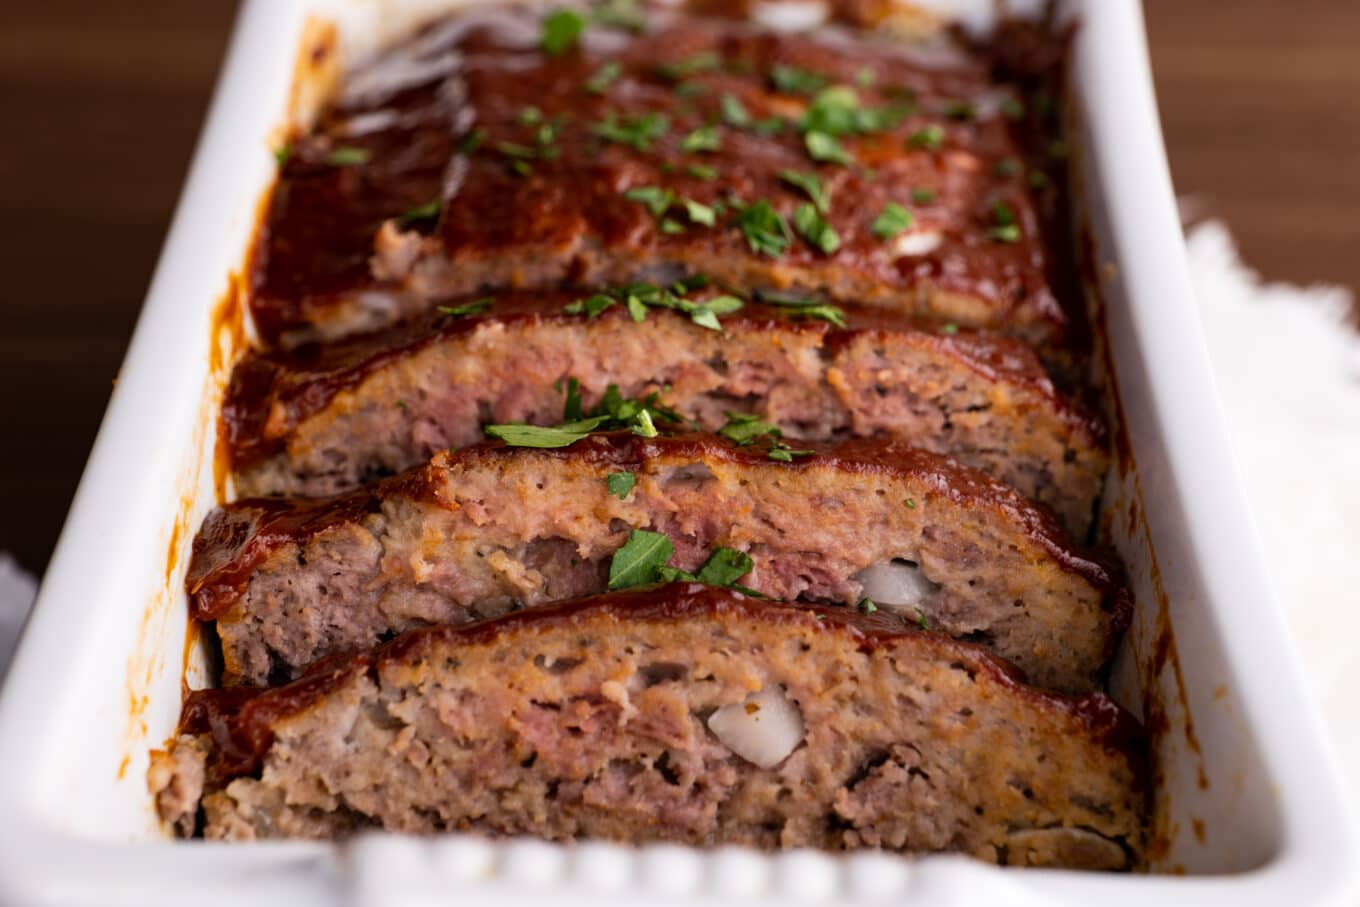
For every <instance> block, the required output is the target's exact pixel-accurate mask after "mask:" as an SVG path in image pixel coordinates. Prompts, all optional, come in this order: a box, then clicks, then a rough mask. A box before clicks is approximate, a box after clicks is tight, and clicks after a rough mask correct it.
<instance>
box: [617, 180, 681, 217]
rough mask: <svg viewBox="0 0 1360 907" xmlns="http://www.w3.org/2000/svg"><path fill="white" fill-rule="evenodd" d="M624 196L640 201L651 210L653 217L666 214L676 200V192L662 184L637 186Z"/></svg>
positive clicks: (630, 199)
mask: <svg viewBox="0 0 1360 907" xmlns="http://www.w3.org/2000/svg"><path fill="white" fill-rule="evenodd" d="M623 197H624V198H626V199H628V200H629V201H633V202H640V203H641V204H642V205H643V206H645V207H646V209H647V210H648V211H649V212H651V215H652V217H660V216H662V215H663V214H665V213H666V210H667V209H668V208H670V206H671V204H672V203H673V202H674V201H675V193H674V192H672V191H671V190H669V189H666V188H664V187H662V186H636V187H634V188H632V189H629V190H628V191H627V192H625V193H623Z"/></svg>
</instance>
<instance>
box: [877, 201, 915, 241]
mask: <svg viewBox="0 0 1360 907" xmlns="http://www.w3.org/2000/svg"><path fill="white" fill-rule="evenodd" d="M914 221H915V218H914V217H912V215H911V212H910V211H908V210H907V209H906V208H904V207H903V206H901V205H899V204H898V203H897V202H888V203H887V204H886V205H884V206H883V213H882V214H880V215H878V217H876V218H874V223H873V225H872V226H871V227H870V228H869V230H870V231H871V232H872V233H873V234H874V236H877V237H878V238H879V239H882V240H889V239H892V238H893V237H894V236H896V235H897V234H899V233H901V232H902V231H903V230H909V229H911V225H912V223H913V222H914Z"/></svg>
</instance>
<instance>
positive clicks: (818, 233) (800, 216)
mask: <svg viewBox="0 0 1360 907" xmlns="http://www.w3.org/2000/svg"><path fill="white" fill-rule="evenodd" d="M793 227H794V229H795V230H797V231H798V235H799V236H801V237H803V239H805V240H807V241H808V243H810V244H811V245H812V246H813V247H814V248H817V249H820V250H821V251H822V252H823V253H824V254H826V255H830V254H832V253H834V252H835V251H836V250H837V249H839V248H840V247H841V238H840V235H839V234H838V233H837V232H836V230H835V228H834V227H832V226H831V224H829V223H827V222H826V219H825V218H824V217H822V215H821V214H820V213H818V211H817V208H816V207H815V206H813V205H810V204H802V205H799V206H798V208H797V209H796V210H794V212H793Z"/></svg>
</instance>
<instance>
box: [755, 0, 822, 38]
mask: <svg viewBox="0 0 1360 907" xmlns="http://www.w3.org/2000/svg"><path fill="white" fill-rule="evenodd" d="M750 15H751V18H752V19H753V20H755V21H756V22H758V23H759V24H761V25H763V26H765V27H766V28H769V29H773V30H774V31H805V30H807V29H809V28H816V27H817V26H818V25H821V24H822V23H824V22H826V17H827V7H826V4H825V3H823V2H821V0H767V2H764V3H757V4H755V5H754V6H752V7H751V13H750Z"/></svg>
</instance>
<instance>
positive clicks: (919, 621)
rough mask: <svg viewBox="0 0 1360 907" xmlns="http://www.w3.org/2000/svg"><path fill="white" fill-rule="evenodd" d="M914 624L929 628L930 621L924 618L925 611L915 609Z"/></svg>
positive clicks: (924, 628) (923, 628)
mask: <svg viewBox="0 0 1360 907" xmlns="http://www.w3.org/2000/svg"><path fill="white" fill-rule="evenodd" d="M916 625H917V626H918V627H920V628H921V629H922V630H929V629H930V621H928V620H926V612H925V611H922V610H921V609H920V608H917V609H916Z"/></svg>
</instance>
